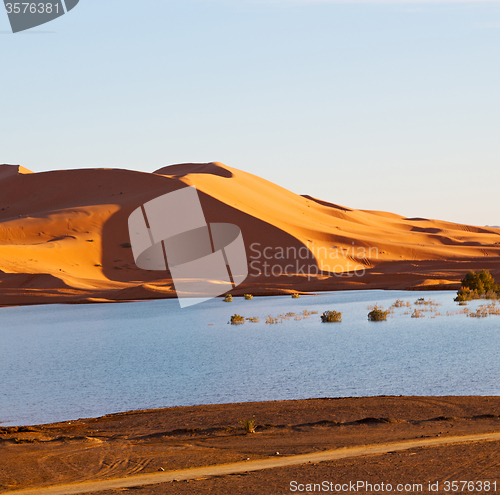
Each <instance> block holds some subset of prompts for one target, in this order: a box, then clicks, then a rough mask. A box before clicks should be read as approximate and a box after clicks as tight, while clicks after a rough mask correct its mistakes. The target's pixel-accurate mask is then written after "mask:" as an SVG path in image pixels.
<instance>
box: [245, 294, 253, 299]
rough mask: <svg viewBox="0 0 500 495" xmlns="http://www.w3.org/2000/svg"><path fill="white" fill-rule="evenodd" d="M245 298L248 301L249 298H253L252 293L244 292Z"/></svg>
mask: <svg viewBox="0 0 500 495" xmlns="http://www.w3.org/2000/svg"><path fill="white" fill-rule="evenodd" d="M245 299H246V300H247V301H249V300H250V299H253V296H252V294H245Z"/></svg>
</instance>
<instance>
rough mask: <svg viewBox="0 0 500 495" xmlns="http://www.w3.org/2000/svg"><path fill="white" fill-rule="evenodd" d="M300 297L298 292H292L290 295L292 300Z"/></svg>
mask: <svg viewBox="0 0 500 495" xmlns="http://www.w3.org/2000/svg"><path fill="white" fill-rule="evenodd" d="M299 297H300V294H299V293H298V292H294V293H293V294H292V299H298V298H299Z"/></svg>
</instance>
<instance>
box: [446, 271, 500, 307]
mask: <svg viewBox="0 0 500 495" xmlns="http://www.w3.org/2000/svg"><path fill="white" fill-rule="evenodd" d="M461 282H462V287H461V288H460V290H459V291H458V292H457V297H456V298H455V301H456V302H462V301H472V300H473V299H498V298H499V297H500V285H498V284H497V283H495V279H494V278H493V276H492V275H491V273H490V272H489V271H488V270H481V271H480V272H478V273H476V272H474V271H472V270H470V271H469V272H468V273H467V274H466V275H465V277H464V278H463V279H462V280H461Z"/></svg>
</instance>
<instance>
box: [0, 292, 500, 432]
mask: <svg viewBox="0 0 500 495" xmlns="http://www.w3.org/2000/svg"><path fill="white" fill-rule="evenodd" d="M418 297H425V298H426V299H427V298H432V299H434V300H436V301H437V302H440V303H441V304H442V305H441V306H440V307H439V311H440V312H441V313H443V314H446V312H447V311H456V310H457V309H460V308H459V307H458V306H457V304H456V303H454V302H453V297H454V294H453V293H452V292H429V293H422V292H399V291H347V292H332V293H327V294H320V295H317V296H301V297H300V299H292V298H290V297H255V298H254V299H253V300H250V301H246V300H244V299H242V298H235V299H234V301H233V302H232V303H224V302H222V301H221V299H214V300H211V301H207V302H205V303H202V304H199V305H197V306H192V307H189V308H185V309H182V310H181V309H180V308H179V304H178V302H177V300H161V301H147V302H136V303H126V304H92V305H48V306H30V307H16V308H2V309H1V321H0V423H1V424H2V426H8V425H26V424H38V423H48V422H55V421H62V420H70V419H77V418H84V417H94V416H100V415H104V414H108V413H113V412H120V411H127V410H131V409H146V408H159V407H168V406H180V405H195V404H214V403H228V402H246V401H260V400H280V399H302V398H312V397H348V396H373V395H383V394H385V395H400V394H402V395H448V394H450V395H500V359H499V357H500V356H499V349H500V316H491V317H488V318H481V319H479V318H468V317H466V316H465V315H464V314H458V315H453V316H438V317H436V318H429V317H426V318H411V317H410V315H403V314H399V313H402V312H403V310H397V311H396V314H395V315H394V316H393V317H392V318H389V319H388V321H387V322H376V323H373V322H368V321H367V313H368V310H367V306H368V305H371V304H374V303H379V304H382V305H383V306H384V307H385V308H388V307H389V306H390V305H391V304H392V303H393V302H394V301H395V300H396V299H397V298H401V299H404V300H405V301H410V302H412V303H413V302H414V301H415V300H416V299H417V298H418ZM478 304H480V303H479V302H472V303H469V307H470V308H471V309H473V308H475V307H476V306H477V305H478ZM304 309H307V310H311V311H318V312H319V314H321V313H322V312H323V311H325V310H330V309H334V310H337V311H341V312H342V314H343V322H342V323H339V324H335V323H334V324H326V323H321V321H320V318H319V314H317V315H311V316H310V317H309V318H307V319H302V320H300V321H296V320H294V318H293V317H292V318H291V319H290V320H284V321H283V323H281V324H276V325H270V324H266V323H265V317H266V315H269V314H271V315H274V316H276V315H278V314H280V313H286V312H295V313H297V314H298V313H300V312H302V311H303V310H304ZM234 313H238V314H241V315H243V316H246V317H250V316H258V317H260V322H259V323H250V322H246V323H245V324H244V325H240V326H234V325H228V324H227V322H228V320H229V319H230V316H231V315H232V314H234ZM210 323H211V324H213V325H209V324H210Z"/></svg>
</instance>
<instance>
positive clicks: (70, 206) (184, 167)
mask: <svg viewBox="0 0 500 495" xmlns="http://www.w3.org/2000/svg"><path fill="white" fill-rule="evenodd" d="M186 185H194V186H196V188H197V189H198V191H199V196H200V200H201V203H202V206H203V210H204V213H205V217H206V220H207V222H228V223H234V224H236V225H238V226H239V227H240V229H241V231H242V234H243V239H244V242H245V247H246V251H247V256H248V258H249V263H250V266H249V275H248V277H247V279H246V280H245V282H244V283H243V284H242V285H241V286H239V287H238V288H237V289H235V290H234V291H233V294H242V293H244V292H249V291H251V292H252V293H254V294H266V293H268V294H269V293H287V292H290V291H295V290H299V291H318V290H336V289H349V288H358V289H359V288H393V289H426V290H428V289H429V288H455V287H456V286H457V282H458V281H459V280H460V278H462V277H463V275H464V273H465V272H466V271H467V270H468V269H475V270H477V269H481V268H486V269H490V270H491V271H492V273H493V274H494V275H496V276H497V277H498V278H500V261H499V260H500V258H499V255H500V229H498V228H493V227H476V226H467V225H460V224H455V223H450V222H444V221H439V220H431V219H423V218H404V217H402V216H400V215H396V214H393V213H386V212H376V211H366V210H353V209H351V208H348V207H344V206H339V205H336V204H333V203H328V202H326V201H322V200H319V199H315V198H312V197H310V196H300V195H297V194H294V193H292V192H290V191H288V190H286V189H283V188H281V187H279V186H277V185H276V184H273V183H271V182H268V181H266V180H264V179H261V178H259V177H256V176H254V175H252V174H248V173H246V172H243V171H240V170H237V169H234V168H231V167H227V166H226V165H223V164H221V163H207V164H180V165H172V166H169V167H165V168H162V169H159V170H157V171H155V172H154V173H143V172H136V171H131V170H121V169H83V170H60V171H52V172H41V173H31V172H30V171H29V170H27V169H24V168H23V167H20V166H14V165H0V304H3V305H10V304H34V303H47V302H85V301H107V300H115V301H118V300H133V299H144V298H164V297H174V296H175V291H174V288H173V284H172V280H171V277H170V273H169V272H168V271H151V272H149V271H144V270H141V269H139V268H138V267H137V266H136V265H135V263H134V259H133V256H132V251H131V249H130V247H129V244H128V243H129V242H130V239H129V236H128V224H127V220H128V216H129V214H130V213H131V212H132V211H133V210H134V209H135V208H137V207H139V206H140V205H142V204H143V203H144V202H146V201H148V200H150V199H153V198H155V197H157V196H159V195H161V194H165V193H167V192H171V191H174V190H177V189H180V188H182V187H185V186H186ZM266 265H267V266H266ZM358 275H359V276H358Z"/></svg>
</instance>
